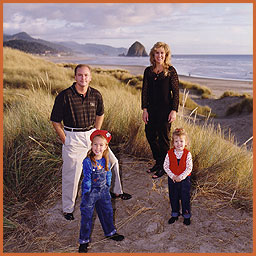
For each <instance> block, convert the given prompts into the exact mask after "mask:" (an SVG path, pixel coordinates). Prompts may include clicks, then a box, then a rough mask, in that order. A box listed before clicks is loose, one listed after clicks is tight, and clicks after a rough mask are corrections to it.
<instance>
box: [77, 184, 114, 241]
mask: <svg viewBox="0 0 256 256" xmlns="http://www.w3.org/2000/svg"><path fill="white" fill-rule="evenodd" d="M94 206H95V208H96V212H97V214H98V217H99V220H100V223H101V226H102V228H103V231H104V235H105V236H111V235H113V234H115V233H116V229H115V226H114V224H113V208H112V203H111V196H110V193H109V188H108V186H107V185H104V187H95V188H92V190H91V192H89V193H86V194H84V195H83V197H82V202H81V205H80V211H81V228H80V237H79V243H80V244H85V243H88V242H89V241H90V235H91V229H92V217H93V211H94Z"/></svg>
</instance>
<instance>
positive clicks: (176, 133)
mask: <svg viewBox="0 0 256 256" xmlns="http://www.w3.org/2000/svg"><path fill="white" fill-rule="evenodd" d="M174 136H178V137H181V136H184V137H185V138H186V147H188V146H189V140H188V134H187V133H186V131H185V129H184V128H176V129H175V130H174V131H173V133H172V139H171V146H172V147H173V142H174Z"/></svg>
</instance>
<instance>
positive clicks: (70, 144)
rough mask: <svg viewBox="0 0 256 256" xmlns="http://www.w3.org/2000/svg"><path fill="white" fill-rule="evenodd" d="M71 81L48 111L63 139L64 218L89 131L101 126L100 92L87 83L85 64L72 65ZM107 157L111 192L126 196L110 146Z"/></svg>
mask: <svg viewBox="0 0 256 256" xmlns="http://www.w3.org/2000/svg"><path fill="white" fill-rule="evenodd" d="M75 81H76V82H75V83H73V85H72V86H71V87H69V88H67V89H65V90H63V91H62V92H60V93H59V94H58V95H57V97H56V99H55V103H54V106H53V109H52V113H51V121H52V124H53V127H54V129H55V130H56V132H57V134H58V136H59V138H60V139H61V141H62V143H63V146H62V159H63V166H62V207H63V214H64V217H65V218H66V219H67V220H73V219H74V216H73V211H74V207H75V200H76V196H77V191H78V183H79V180H80V177H81V173H82V162H83V160H84V158H85V157H86V155H87V152H88V150H89V149H90V148H91V142H90V135H91V134H92V132H93V131H95V130H96V129H101V126H102V123H103V119H104V105H103V99H102V95H101V94H100V92H99V91H98V90H96V89H94V88H92V87H90V86H89V84H90V82H91V69H90V67H89V66H88V65H84V64H79V65H78V66H77V67H76V68H75ZM62 122H63V124H64V127H63V125H62ZM109 158H110V163H111V169H112V171H113V180H114V184H113V185H112V187H113V193H112V196H113V197H114V198H116V197H121V198H122V199H123V200H127V199H130V198H131V195H129V194H127V193H123V191H122V185H121V181H120V175H119V165H118V160H117V158H116V157H115V155H114V154H113V152H112V151H111V150H110V154H109Z"/></svg>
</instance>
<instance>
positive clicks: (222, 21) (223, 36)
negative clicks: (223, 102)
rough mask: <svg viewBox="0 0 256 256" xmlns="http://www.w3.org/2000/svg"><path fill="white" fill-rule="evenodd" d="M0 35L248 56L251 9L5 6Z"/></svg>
mask: <svg viewBox="0 0 256 256" xmlns="http://www.w3.org/2000/svg"><path fill="white" fill-rule="evenodd" d="M3 32H4V34H9V35H13V34H16V33H19V32H26V33H28V34H29V35H30V36H32V37H34V38H40V39H44V40H48V41H55V42H56V41H75V42H77V43H81V44H85V43H97V44H105V45H110V46H113V47H125V48H129V47H130V46H131V45H132V44H133V43H134V42H135V41H139V42H140V43H142V44H143V45H144V46H145V48H146V51H147V52H149V51H150V49H151V48H152V46H153V45H154V44H155V43H156V42H158V41H162V42H165V43H167V44H168V45H169V46H170V48H171V51H172V54H252V53H253V4H252V3H144V4H139V3H107V4H104V3H97V4H96V3H52V4H51V3H48V4H42V3H33V4H30V3H20V4H17V3H4V4H3Z"/></svg>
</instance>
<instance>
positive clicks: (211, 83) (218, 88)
mask: <svg viewBox="0 0 256 256" xmlns="http://www.w3.org/2000/svg"><path fill="white" fill-rule="evenodd" d="M90 66H92V67H99V68H102V69H124V70H127V71H129V72H130V73H131V74H132V75H143V73H144V70H145V68H146V67H144V66H136V65H133V66H128V65H118V66H117V65H90ZM179 79H180V80H182V81H186V82H190V83H196V84H200V85H204V86H206V87H208V88H210V89H211V90H212V93H213V95H214V96H216V97H220V96H221V95H222V94H223V93H224V92H226V91H233V92H238V93H241V94H243V93H248V94H251V95H252V94H253V82H252V81H240V80H226V79H214V78H204V77H193V76H184V75H179Z"/></svg>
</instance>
